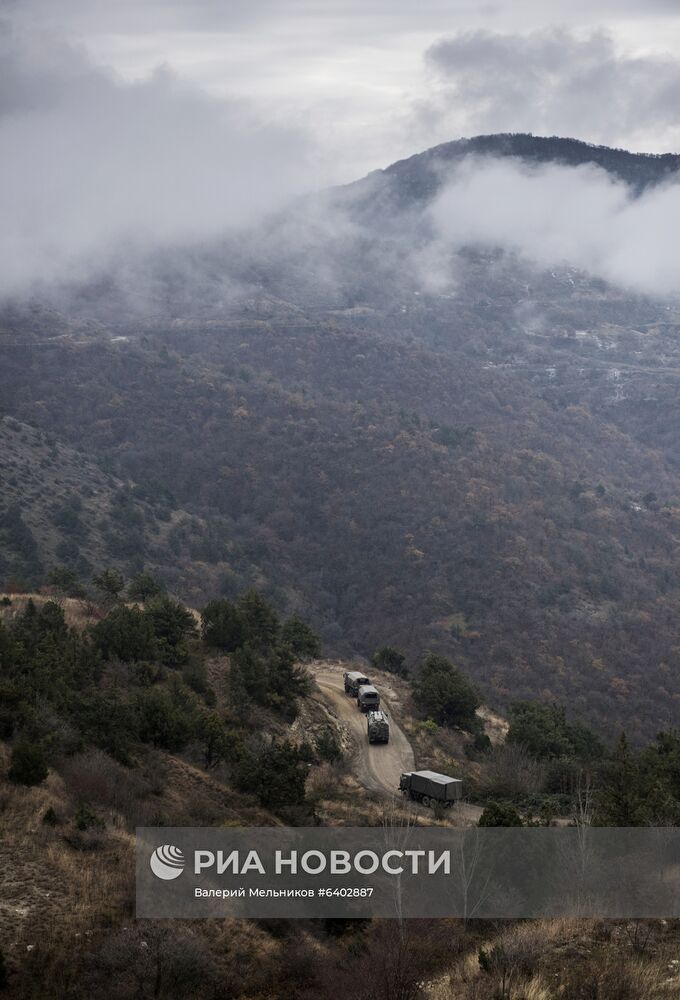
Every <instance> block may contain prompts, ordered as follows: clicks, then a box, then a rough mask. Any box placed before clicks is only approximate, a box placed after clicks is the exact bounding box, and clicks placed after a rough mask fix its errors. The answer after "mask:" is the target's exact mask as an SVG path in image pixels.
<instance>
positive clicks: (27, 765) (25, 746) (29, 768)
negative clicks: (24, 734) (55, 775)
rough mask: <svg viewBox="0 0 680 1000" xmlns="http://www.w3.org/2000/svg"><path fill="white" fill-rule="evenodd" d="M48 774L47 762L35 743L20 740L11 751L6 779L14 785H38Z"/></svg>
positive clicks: (40, 748)
mask: <svg viewBox="0 0 680 1000" xmlns="http://www.w3.org/2000/svg"><path fill="white" fill-rule="evenodd" d="M47 774H48V768H47V760H46V759H45V754H44V753H43V750H42V747H40V746H39V745H38V744H37V743H29V742H28V740H21V741H20V742H19V743H17V744H16V745H15V746H14V748H13V750H12V757H11V760H10V765H9V772H8V775H7V777H8V778H9V780H10V781H13V782H14V784H15V785H29V786H30V785H39V784H41V782H43V781H44V780H45V778H46V777H47Z"/></svg>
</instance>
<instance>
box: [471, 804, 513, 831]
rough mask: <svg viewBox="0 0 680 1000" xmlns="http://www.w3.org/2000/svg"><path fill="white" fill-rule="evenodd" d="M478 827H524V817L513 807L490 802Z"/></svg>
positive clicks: (480, 818)
mask: <svg viewBox="0 0 680 1000" xmlns="http://www.w3.org/2000/svg"><path fill="white" fill-rule="evenodd" d="M477 825H478V826H522V825H523V824H522V817H521V816H520V814H519V813H518V812H517V810H516V809H514V808H513V806H510V805H505V804H502V803H498V802H490V803H489V805H488V806H486V808H485V809H484V812H483V813H482V815H481V816H480V817H479V823H478V824H477Z"/></svg>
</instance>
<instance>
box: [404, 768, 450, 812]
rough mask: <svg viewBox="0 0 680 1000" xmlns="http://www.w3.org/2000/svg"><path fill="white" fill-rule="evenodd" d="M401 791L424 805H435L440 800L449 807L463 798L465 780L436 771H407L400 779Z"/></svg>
mask: <svg viewBox="0 0 680 1000" xmlns="http://www.w3.org/2000/svg"><path fill="white" fill-rule="evenodd" d="M399 791H400V792H401V793H402V795H404V796H406V798H409V799H412V800H413V801H414V802H422V804H423V805H424V806H434V805H436V803H437V802H438V803H439V804H440V805H442V806H444V808H445V809H449V808H450V807H451V806H452V805H453V804H454V802H456V801H457V800H458V799H460V798H461V796H462V794H463V782H462V781H461V780H460V778H451V777H449V775H447V774H438V773H437V772H436V771H405V772H404V773H403V774H402V776H401V777H400V779H399Z"/></svg>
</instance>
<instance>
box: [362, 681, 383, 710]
mask: <svg viewBox="0 0 680 1000" xmlns="http://www.w3.org/2000/svg"><path fill="white" fill-rule="evenodd" d="M357 705H358V707H359V708H360V709H361V711H362V712H371V711H375V710H376V709H378V708H380V695H379V694H378V689H377V688H375V687H373V685H372V684H361V685H359V690H358V691H357Z"/></svg>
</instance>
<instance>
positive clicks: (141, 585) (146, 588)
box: [127, 573, 163, 602]
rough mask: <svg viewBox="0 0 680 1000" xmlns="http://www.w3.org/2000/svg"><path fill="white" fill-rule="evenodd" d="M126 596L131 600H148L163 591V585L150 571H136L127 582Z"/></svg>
mask: <svg viewBox="0 0 680 1000" xmlns="http://www.w3.org/2000/svg"><path fill="white" fill-rule="evenodd" d="M127 592H128V597H129V598H130V600H131V601H142V602H145V601H148V600H150V599H151V598H152V597H158V596H159V595H160V594H162V593H163V587H162V586H161V584H160V583H159V582H158V580H156V579H155V577H153V576H152V575H151V573H136V574H135V575H134V576H133V577H132V579H131V580H130V583H129V584H128V591H127Z"/></svg>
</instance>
